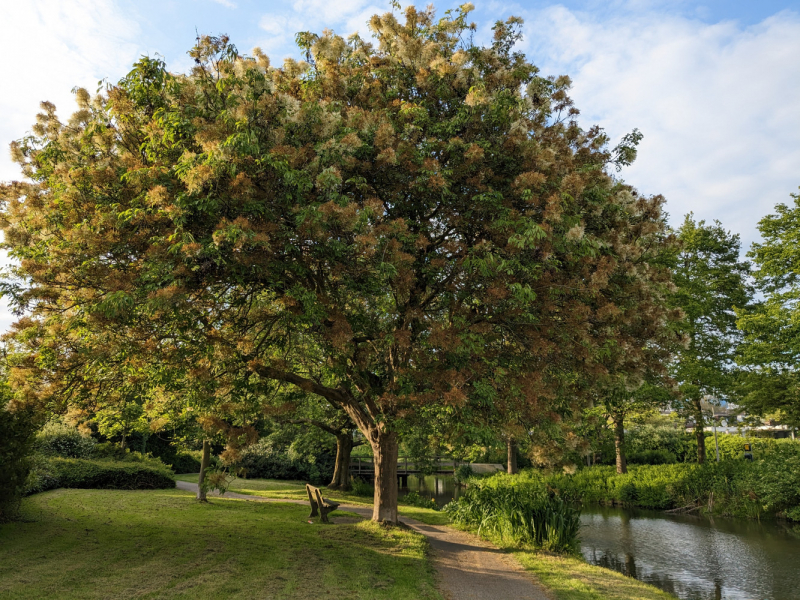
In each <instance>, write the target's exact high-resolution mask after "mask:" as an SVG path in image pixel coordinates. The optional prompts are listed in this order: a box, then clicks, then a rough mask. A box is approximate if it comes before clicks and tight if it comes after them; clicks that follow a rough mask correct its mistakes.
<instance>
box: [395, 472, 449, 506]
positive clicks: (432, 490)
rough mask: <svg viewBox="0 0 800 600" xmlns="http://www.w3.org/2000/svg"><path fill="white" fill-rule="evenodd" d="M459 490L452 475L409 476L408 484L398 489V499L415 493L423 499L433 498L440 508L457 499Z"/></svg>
mask: <svg viewBox="0 0 800 600" xmlns="http://www.w3.org/2000/svg"><path fill="white" fill-rule="evenodd" d="M461 489H462V488H461V486H459V485H456V480H455V478H454V477H453V476H452V475H409V476H408V484H407V485H405V486H403V487H401V488H400V497H401V498H402V497H403V496H405V495H406V494H407V493H408V492H417V493H418V494H419V495H420V496H422V497H423V498H433V499H434V500H436V504H437V506H439V508H441V507H442V506H444V505H445V504H447V503H448V502H450V501H451V500H452V499H453V498H458V495H459V492H460V491H461Z"/></svg>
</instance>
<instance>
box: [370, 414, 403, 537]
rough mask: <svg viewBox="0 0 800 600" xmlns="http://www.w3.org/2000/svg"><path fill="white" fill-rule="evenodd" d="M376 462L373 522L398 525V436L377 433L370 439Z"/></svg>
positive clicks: (390, 433)
mask: <svg viewBox="0 0 800 600" xmlns="http://www.w3.org/2000/svg"><path fill="white" fill-rule="evenodd" d="M369 439H370V440H371V445H372V455H373V460H374V461H375V497H374V500H373V506H372V520H373V521H379V522H383V523H393V524H396V523H397V522H398V521H397V455H398V450H399V448H398V442H397V434H396V433H394V432H385V431H381V430H378V431H375V432H373V435H372V436H370V438H369Z"/></svg>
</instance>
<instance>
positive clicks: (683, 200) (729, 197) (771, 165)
mask: <svg viewBox="0 0 800 600" xmlns="http://www.w3.org/2000/svg"><path fill="white" fill-rule="evenodd" d="M401 3H402V2H401ZM473 3H474V4H475V5H476V10H475V11H474V12H473V13H472V15H471V17H472V20H473V21H475V22H476V23H477V24H478V32H477V36H476V39H477V40H478V41H481V40H485V39H488V37H489V35H490V28H491V24H492V23H493V22H494V21H495V20H497V19H503V18H506V17H508V16H510V15H517V16H521V17H523V18H524V19H525V29H524V32H525V37H524V39H523V40H522V42H521V43H520V50H522V51H524V52H525V53H526V54H527V55H528V56H529V58H530V59H531V60H532V62H534V63H535V64H537V65H538V66H539V67H540V68H541V69H542V71H543V73H544V74H553V75H560V74H567V75H569V76H570V77H572V79H573V82H574V85H573V90H572V96H573V98H574V100H575V103H576V106H577V107H578V108H579V109H580V110H581V116H580V120H581V123H582V124H583V125H584V126H589V125H592V124H599V125H601V126H602V127H604V128H605V129H606V131H607V132H608V133H609V135H610V137H611V139H612V140H618V139H619V138H620V137H621V136H622V135H624V134H625V133H626V132H629V131H630V130H632V129H633V128H638V129H639V130H641V131H642V133H644V140H643V142H642V144H641V146H640V152H639V158H638V160H637V161H636V163H635V164H634V165H632V166H631V167H629V168H628V169H626V170H625V171H623V173H622V176H623V177H624V178H625V179H626V180H627V181H628V182H629V183H631V184H633V185H635V186H636V187H637V188H638V189H639V190H640V191H641V192H643V193H646V194H657V193H660V194H663V195H664V196H665V197H666V198H667V209H668V211H669V213H670V215H671V221H672V223H673V224H678V223H679V222H680V221H681V220H682V218H683V215H684V214H685V213H687V212H689V211H693V212H694V213H695V215H696V216H697V217H698V218H702V219H706V220H713V219H719V220H720V221H722V223H723V225H724V226H725V227H727V228H728V229H730V230H732V231H734V232H736V233H739V234H741V236H742V240H743V242H744V246H745V248H747V247H749V245H750V243H752V242H753V241H754V240H756V239H757V238H758V234H757V231H756V223H757V222H758V220H759V219H760V218H761V217H762V216H764V215H765V214H767V213H769V212H771V211H772V209H773V207H774V206H775V204H777V203H779V202H789V201H790V197H789V194H790V193H797V191H798V186H800V102H799V101H798V99H800V59H798V57H800V0H792V1H780V0H761V1H751V2H743V1H739V2H736V1H723V0H712V1H707V2H689V1H681V0H662V1H658V0H614V1H611V2H599V1H593V0H584V1H578V0H575V1H570V0H567V1H564V2H550V1H547V0H539V1H534V2H530V1H528V2H526V1H517V2H511V1H503V0H486V1H484V0H473ZM420 5H421V3H420ZM456 5H457V3H456V2H452V1H449V2H439V3H437V5H436V6H437V9H438V10H439V11H440V12H441V11H444V10H446V9H448V8H453V7H455V6H456ZM387 10H389V3H388V2H386V1H383V0H380V1H378V0H288V1H286V2H268V1H257V0H17V1H13V0H4V2H3V7H2V11H0V15H2V17H3V18H2V20H0V30H1V31H2V33H3V36H4V39H5V41H6V44H7V45H8V46H9V47H11V48H15V49H16V52H15V53H14V56H13V57H12V58H9V59H7V60H5V61H2V62H0V81H3V83H4V85H3V93H2V94H0V111H2V114H3V116H4V118H3V119H2V120H0V145H2V146H5V147H7V146H8V143H9V142H10V141H11V140H13V139H16V138H19V137H21V136H23V135H25V133H26V132H27V131H29V130H30V126H31V124H32V123H33V122H34V119H35V115H36V112H38V104H39V102H40V101H41V100H45V99H47V100H51V101H52V102H54V103H55V104H56V106H57V107H59V114H60V115H61V116H62V117H64V118H66V117H67V116H68V114H69V113H70V112H71V111H72V110H74V109H75V106H74V102H73V99H72V97H71V94H70V90H71V89H72V88H73V87H74V86H76V85H80V86H84V87H86V88H87V89H89V90H90V91H94V89H96V86H97V81H98V80H100V79H102V78H108V79H109V80H111V81H115V80H117V79H119V78H120V77H121V76H123V75H124V74H125V73H126V72H127V71H128V70H130V66H131V64H132V63H133V62H134V61H135V60H136V59H137V58H138V57H139V56H141V55H143V54H149V55H151V56H152V55H154V54H156V53H159V54H161V55H162V56H164V57H165V59H166V61H167V64H168V68H169V69H170V70H172V71H184V70H186V69H188V67H189V66H190V61H189V59H188V57H187V56H186V51H187V50H188V49H189V48H190V47H191V45H192V44H193V42H194V38H195V31H198V32H200V33H201V34H202V33H210V34H217V33H227V34H228V35H230V36H231V39H232V41H233V43H235V44H236V45H237V47H238V48H239V49H240V51H242V52H245V53H248V52H249V51H250V49H252V48H253V47H254V46H260V47H261V48H263V50H264V51H265V52H266V53H267V54H268V55H269V56H270V57H271V59H272V62H273V64H280V63H281V61H282V59H283V58H284V57H286V56H292V55H294V56H296V51H295V49H294V45H293V39H294V34H295V33H296V32H297V31H301V30H312V31H321V30H322V29H323V28H325V27H327V28H330V29H333V30H335V31H336V32H337V33H341V34H349V33H352V32H354V31H356V30H359V31H360V32H361V33H362V35H364V36H366V35H368V31H367V28H366V25H365V23H366V22H367V20H368V18H369V17H370V16H371V15H372V14H375V13H383V12H386V11H387ZM17 177H18V171H17V169H16V167H15V165H13V164H12V163H11V161H10V160H9V156H8V152H4V153H2V154H0V180H10V179H14V178H17ZM9 320H10V316H9V315H7V314H6V313H5V312H4V311H3V309H2V307H1V306H0V330H2V329H4V328H5V326H6V325H7V323H8V322H9Z"/></svg>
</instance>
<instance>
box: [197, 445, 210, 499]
mask: <svg viewBox="0 0 800 600" xmlns="http://www.w3.org/2000/svg"><path fill="white" fill-rule="evenodd" d="M210 462H211V444H209V443H208V440H203V456H202V458H201V459H200V476H199V477H198V478H197V499H198V500H200V502H207V499H206V491H205V490H204V489H203V482H204V481H205V479H206V469H208V464H209V463H210Z"/></svg>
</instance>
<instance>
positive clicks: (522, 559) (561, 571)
mask: <svg viewBox="0 0 800 600" xmlns="http://www.w3.org/2000/svg"><path fill="white" fill-rule="evenodd" d="M177 479H178V480H181V481H187V482H191V483H196V482H197V475H178V476H177ZM304 486H305V484H304V483H303V482H291V481H275V480H263V479H234V480H233V481H232V482H231V485H230V488H229V490H230V491H232V492H237V493H242V494H248V495H257V496H262V497H267V498H274V499H279V498H283V499H292V500H304V499H305V497H306V496H305V487H304ZM325 496H326V497H330V498H331V499H333V500H336V501H338V502H346V503H348V504H356V505H363V506H372V502H371V499H370V498H366V497H363V496H358V495H356V494H353V493H351V492H339V491H333V490H325ZM399 511H400V515H401V516H403V517H409V518H413V519H416V520H418V521H421V522H423V523H427V524H430V525H436V526H441V525H450V526H452V524H451V523H450V519H449V518H448V516H447V514H446V513H444V512H442V511H435V510H431V509H427V508H419V507H414V506H403V505H400V507H399ZM334 514H335V513H334ZM459 529H462V528H459ZM462 530H464V531H470V529H469V528H463V529H462ZM471 533H473V534H474V533H475V531H474V530H473V531H471ZM503 550H505V551H506V552H507V553H508V555H509V556H510V557H513V559H515V560H516V561H517V562H518V563H519V564H520V565H521V566H522V567H523V568H524V569H525V570H527V571H530V572H531V573H532V574H533V575H534V576H535V577H536V578H537V579H538V580H539V582H540V583H541V584H542V585H543V586H544V587H545V588H546V589H547V592H548V594H549V595H550V596H551V597H552V598H553V599H554V600H633V599H637V600H638V599H642V600H666V599H670V598H672V599H673V600H674V596H671V595H670V594H667V593H665V592H663V591H661V590H659V589H657V588H655V587H654V586H651V585H648V584H646V583H643V582H640V581H637V580H636V579H633V578H630V577H625V576H624V575H621V574H619V573H616V572H614V571H611V570H609V569H605V568H602V567H597V566H594V565H591V564H589V563H587V562H586V561H584V560H583V559H582V558H580V557H578V556H559V555H555V554H550V553H547V552H542V551H537V550H533V549H529V548H520V547H514V546H506V547H504V548H503Z"/></svg>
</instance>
